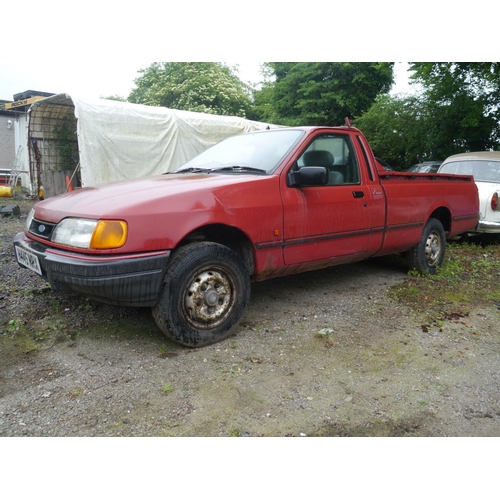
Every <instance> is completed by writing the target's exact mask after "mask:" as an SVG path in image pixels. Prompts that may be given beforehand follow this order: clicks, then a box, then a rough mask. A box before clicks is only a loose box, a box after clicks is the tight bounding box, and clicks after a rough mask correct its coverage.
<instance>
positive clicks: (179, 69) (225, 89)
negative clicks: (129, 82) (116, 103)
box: [128, 62, 251, 117]
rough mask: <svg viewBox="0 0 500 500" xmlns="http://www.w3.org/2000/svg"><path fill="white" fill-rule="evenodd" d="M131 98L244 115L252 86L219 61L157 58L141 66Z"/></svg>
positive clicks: (163, 104) (197, 110)
mask: <svg viewBox="0 0 500 500" xmlns="http://www.w3.org/2000/svg"><path fill="white" fill-rule="evenodd" d="M139 73H141V76H140V77H139V78H137V79H136V80H135V84H136V88H135V89H133V90H132V92H131V93H130V95H129V96H128V101H129V102H133V103H137V104H147V105H150V106H165V107H167V108H171V109H181V110H185V111H195V112H199V113H211V114H218V115H230V116H241V117H244V116H245V115H246V112H247V111H248V110H249V108H250V105H251V99H250V88H249V87H248V86H247V85H246V84H244V83H243V82H241V80H240V79H239V78H238V77H237V76H236V75H235V73H234V71H233V69H231V68H229V67H228V66H225V65H224V64H222V63H217V62H156V63H153V64H152V65H151V66H149V67H148V68H145V69H141V70H139Z"/></svg>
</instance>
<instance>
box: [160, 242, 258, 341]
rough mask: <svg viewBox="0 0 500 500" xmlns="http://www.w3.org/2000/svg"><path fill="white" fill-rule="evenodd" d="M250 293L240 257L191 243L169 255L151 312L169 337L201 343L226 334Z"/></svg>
mask: <svg viewBox="0 0 500 500" xmlns="http://www.w3.org/2000/svg"><path fill="white" fill-rule="evenodd" d="M249 298H250V276H249V274H248V270H247V269H246V267H245V265H244V263H243V262H242V260H241V259H240V258H239V256H238V255H237V254H236V253H235V252H233V251H232V250H231V249H230V248H227V247H225V246H224V245H220V244H218V243H212V242H205V243H193V244H189V245H186V246H184V247H181V248H180V249H179V250H178V251H177V252H176V253H175V254H174V256H173V257H172V260H171V262H170V263H169V267H168V270H167V273H166V275H165V283H164V286H163V290H162V292H161V294H160V298H159V300H158V302H157V304H156V305H155V306H154V307H153V310H152V312H153V317H154V319H155V321H156V323H157V325H158V326H159V328H160V329H161V330H162V331H163V333H164V334H165V335H166V336H167V337H168V338H170V339H171V340H173V341H175V342H178V343H179V344H182V345H185V346H188V347H201V346H205V345H208V344H213V343H215V342H219V341H220V340H223V339H225V338H226V337H228V336H229V335H230V334H231V331H232V329H233V327H235V326H236V325H237V324H238V322H239V321H240V319H241V317H242V316H243V314H244V312H245V308H246V305H247V303H248V300H249Z"/></svg>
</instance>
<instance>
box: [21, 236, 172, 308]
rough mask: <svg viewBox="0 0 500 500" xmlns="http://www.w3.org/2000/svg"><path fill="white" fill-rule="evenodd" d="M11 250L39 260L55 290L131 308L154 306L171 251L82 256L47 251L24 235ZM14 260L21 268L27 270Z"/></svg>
mask: <svg viewBox="0 0 500 500" xmlns="http://www.w3.org/2000/svg"><path fill="white" fill-rule="evenodd" d="M14 247H18V248H20V249H21V251H24V252H28V254H29V255H30V256H35V257H36V258H37V259H38V263H39V267H38V268H39V269H40V271H41V276H42V278H44V279H45V280H47V281H48V282H49V283H50V284H51V285H52V287H53V288H54V289H55V290H63V291H64V290H68V291H73V292H78V293H81V294H84V295H88V296H89V297H91V298H93V299H95V300H99V301H101V302H106V303H108V304H116V305H121V306H131V307H146V306H152V305H154V304H155V303H156V301H157V300H158V296H159V294H160V291H161V288H162V285H163V278H164V276H165V272H166V269H167V262H168V259H169V257H170V251H162V252H154V253H143V254H135V255H133V256H126V257H123V256H115V255H113V256H90V255H82V254H79V253H76V252H67V251H61V250H56V249H54V248H51V247H48V246H47V245H44V244H42V243H39V242H37V241H34V240H31V239H29V238H27V237H26V236H25V234H24V233H18V234H17V235H16V236H15V238H14ZM17 255H18V253H17V252H16V256H17ZM17 258H18V264H19V265H20V266H21V267H25V268H28V267H27V266H26V265H24V264H23V262H20V261H19V257H17ZM35 262H36V261H35ZM34 267H36V266H34ZM32 269H33V267H32ZM33 272H35V271H33Z"/></svg>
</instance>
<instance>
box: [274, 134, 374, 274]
mask: <svg viewBox="0 0 500 500" xmlns="http://www.w3.org/2000/svg"><path fill="white" fill-rule="evenodd" d="M305 166H320V167H325V168H326V169H327V174H328V181H327V184H326V185H322V186H293V187H291V186H289V184H288V183H285V182H283V184H286V185H283V187H282V199H283V209H284V229H283V233H284V234H283V239H284V248H283V254H284V261H285V265H287V266H292V265H300V264H307V263H313V262H319V261H333V260H337V259H341V260H342V261H345V262H349V261H351V260H352V261H354V260H359V259H361V258H363V256H364V255H366V254H367V253H368V243H369V239H370V230H371V191H370V190H369V189H368V188H367V187H366V185H363V183H362V182H361V173H360V168H359V161H358V159H357V157H356V154H355V149H354V147H353V144H352V142H351V139H350V136H349V135H348V134H341V133H334V134H325V135H321V136H318V137H316V138H315V139H314V140H313V141H312V142H311V143H310V144H309V145H308V146H307V148H306V149H305V150H304V151H303V152H302V153H301V154H299V156H298V158H297V160H296V162H294V164H293V167H292V168H293V169H295V170H300V169H301V168H302V167H305ZM283 181H284V179H283Z"/></svg>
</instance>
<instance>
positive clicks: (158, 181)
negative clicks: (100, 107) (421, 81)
mask: <svg viewBox="0 0 500 500" xmlns="http://www.w3.org/2000/svg"><path fill="white" fill-rule="evenodd" d="M478 215H479V206H478V194H477V188H476V185H475V183H474V180H473V178H472V177H471V176H458V175H444V174H443V175H438V174H419V173H417V174H415V173H401V172H395V171H388V170H384V169H383V168H382V167H381V165H379V163H378V162H377V160H376V159H375V157H374V154H373V152H372V150H371V148H370V146H369V144H368V142H367V140H366V138H365V137H364V136H363V134H362V133H361V132H360V131H359V130H358V129H356V128H354V127H352V126H350V124H347V125H346V126H340V127H298V128H277V129H272V130H265V131H260V132H253V133H248V134H241V135H236V136H233V137H231V138H229V139H226V140H224V141H223V142H221V143H219V144H217V145H215V146H214V147H212V148H210V149H208V150H206V151H205V152H203V153H202V154H200V155H199V156H197V157H196V158H194V159H193V160H191V161H189V162H188V163H186V164H185V165H183V166H182V167H181V168H179V169H177V170H176V171H174V172H167V173H166V174H163V175H158V176H153V177H148V178H143V179H138V180H134V181H125V182H117V183H112V184H107V185H102V186H96V187H84V188H82V189H78V190H75V191H73V192H70V193H66V194H63V195H59V196H56V197H53V198H49V199H46V200H44V201H40V202H38V203H36V204H35V205H34V208H33V210H32V211H31V213H30V215H29V217H28V219H27V222H26V227H25V230H24V232H22V233H19V234H18V235H16V237H15V240H14V247H15V251H16V256H17V260H18V263H19V265H21V266H22V267H26V268H28V269H30V270H31V271H33V272H36V273H38V274H39V275H41V276H42V277H43V278H44V279H46V280H47V281H48V282H49V283H50V284H51V286H52V287H53V288H54V289H57V290H68V291H74V292H79V293H81V294H85V295H87V296H90V297H92V298H94V299H96V300H101V301H104V302H107V303H111V304H118V305H124V306H134V307H152V311H153V316H154V318H155V320H156V322H157V324H158V326H159V328H160V329H161V330H162V331H163V332H164V333H165V335H167V337H169V338H170V339H172V340H174V341H176V342H178V343H180V344H183V345H186V346H190V347H199V346H203V345H207V344H211V343H214V342H217V341H220V340H222V339H224V338H226V337H227V336H229V335H230V333H231V332H232V330H233V329H234V327H235V326H236V325H237V324H238V322H239V321H240V319H241V317H242V316H243V314H244V311H245V308H246V305H247V303H248V301H249V298H250V289H251V282H252V281H259V280H265V279H270V278H274V277H278V276H284V275H287V274H293V273H299V272H304V271H309V270H314V269H320V268H324V267H327V266H334V265H339V264H345V263H352V262H356V261H360V260H363V259H368V258H371V257H375V256H382V255H388V254H404V255H405V256H406V258H407V262H408V266H409V268H410V269H415V270H417V271H419V272H421V273H431V274H433V273H435V272H436V269H437V268H438V267H439V266H440V265H441V263H442V262H443V259H444V255H445V248H446V240H447V239H448V238H451V237H453V236H456V235H459V234H462V233H464V232H466V231H467V230H468V229H470V228H472V227H474V226H475V225H476V224H477V222H478Z"/></svg>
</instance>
